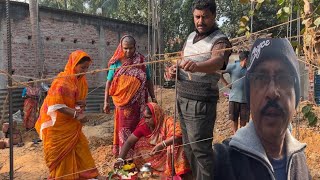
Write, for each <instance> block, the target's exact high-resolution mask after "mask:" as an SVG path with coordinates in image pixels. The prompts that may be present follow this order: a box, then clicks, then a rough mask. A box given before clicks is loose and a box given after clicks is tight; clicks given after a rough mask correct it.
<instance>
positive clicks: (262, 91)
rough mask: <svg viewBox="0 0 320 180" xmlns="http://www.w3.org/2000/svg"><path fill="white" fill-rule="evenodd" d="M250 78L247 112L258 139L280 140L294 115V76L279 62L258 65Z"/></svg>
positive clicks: (273, 61) (270, 61)
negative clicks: (250, 113) (248, 108)
mask: <svg viewBox="0 0 320 180" xmlns="http://www.w3.org/2000/svg"><path fill="white" fill-rule="evenodd" d="M249 78H250V108H251V112H252V119H253V121H254V125H255V129H256V131H257V134H258V136H259V137H260V138H263V139H264V140H265V141H269V142H270V141H272V140H274V139H275V138H280V137H283V135H284V133H285V132H286V129H287V127H288V124H289V122H290V121H291V119H292V117H293V114H294V111H295V102H296V99H295V98H296V97H295V91H294V81H295V78H294V76H293V73H292V72H291V71H290V70H289V69H288V67H287V65H286V64H284V63H283V62H282V61H278V60H275V59H273V60H268V61H264V62H262V63H260V64H259V65H258V66H257V67H256V69H255V71H254V72H253V73H250V74H249Z"/></svg>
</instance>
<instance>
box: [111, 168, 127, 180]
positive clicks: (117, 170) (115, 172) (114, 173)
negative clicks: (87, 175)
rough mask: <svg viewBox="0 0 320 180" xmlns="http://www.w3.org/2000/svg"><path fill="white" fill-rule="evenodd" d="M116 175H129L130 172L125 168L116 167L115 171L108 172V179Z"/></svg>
mask: <svg viewBox="0 0 320 180" xmlns="http://www.w3.org/2000/svg"><path fill="white" fill-rule="evenodd" d="M115 175H119V176H126V177H128V176H129V173H128V172H127V171H125V170H123V169H115V170H113V171H110V172H109V173H108V179H109V180H112V179H113V178H114V176H115Z"/></svg>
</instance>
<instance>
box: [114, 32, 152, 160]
mask: <svg viewBox="0 0 320 180" xmlns="http://www.w3.org/2000/svg"><path fill="white" fill-rule="evenodd" d="M123 38H124V37H123ZM123 38H122V39H123ZM121 41H122V40H121ZM121 41H120V42H121ZM123 58H125V56H124V53H123V51H122V47H121V43H120V44H119V46H118V48H117V50H116V52H115V53H114V55H113V57H112V58H111V59H110V61H109V64H108V65H109V67H110V66H111V65H112V64H114V63H115V62H117V61H119V60H120V59H123ZM144 60H145V58H144V56H143V55H141V54H139V53H135V54H134V56H133V57H132V58H130V59H127V60H126V62H125V63H123V64H122V66H121V67H120V68H118V69H117V70H116V72H115V74H114V77H113V80H112V83H111V86H110V89H109V95H110V96H112V100H113V103H114V105H115V108H116V109H115V115H114V138H113V154H114V155H115V156H118V155H119V152H120V151H121V147H122V146H123V144H124V143H125V141H126V140H127V139H128V137H129V136H130V135H131V133H132V132H133V131H134V129H135V128H136V126H137V125H138V123H139V120H140V119H141V117H142V112H143V108H144V106H145V103H146V98H147V89H146V66H145V65H141V66H135V67H130V68H126V67H124V66H128V65H133V64H141V63H143V62H144ZM132 155H133V150H132V149H131V150H130V151H129V152H128V154H127V157H132Z"/></svg>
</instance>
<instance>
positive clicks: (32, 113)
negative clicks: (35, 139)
mask: <svg viewBox="0 0 320 180" xmlns="http://www.w3.org/2000/svg"><path fill="white" fill-rule="evenodd" d="M28 81H33V80H32V79H29V80H28ZM28 84H29V86H28V87H26V88H25V89H23V92H22V98H24V104H23V113H24V117H23V125H24V127H25V128H26V130H29V129H32V128H33V127H34V125H35V123H36V120H37V110H38V99H39V96H40V89H39V88H38V87H36V86H35V85H34V83H33V82H30V83H28Z"/></svg>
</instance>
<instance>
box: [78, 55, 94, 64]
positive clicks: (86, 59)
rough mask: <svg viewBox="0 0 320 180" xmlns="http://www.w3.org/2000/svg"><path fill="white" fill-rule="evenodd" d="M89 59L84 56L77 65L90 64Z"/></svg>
mask: <svg viewBox="0 0 320 180" xmlns="http://www.w3.org/2000/svg"><path fill="white" fill-rule="evenodd" d="M90 61H91V59H90V58H89V57H88V56H84V57H83V58H81V59H80V61H79V62H78V63H77V65H78V64H83V63H85V62H90Z"/></svg>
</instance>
